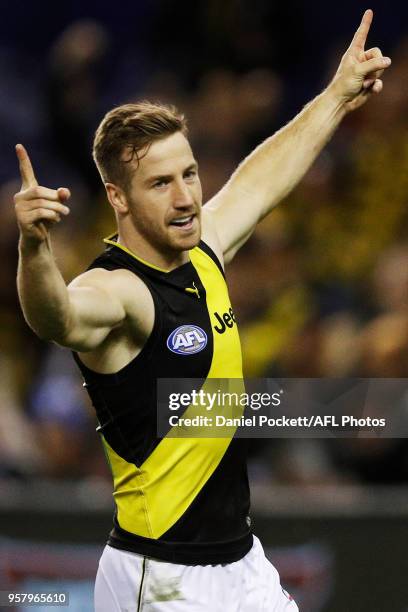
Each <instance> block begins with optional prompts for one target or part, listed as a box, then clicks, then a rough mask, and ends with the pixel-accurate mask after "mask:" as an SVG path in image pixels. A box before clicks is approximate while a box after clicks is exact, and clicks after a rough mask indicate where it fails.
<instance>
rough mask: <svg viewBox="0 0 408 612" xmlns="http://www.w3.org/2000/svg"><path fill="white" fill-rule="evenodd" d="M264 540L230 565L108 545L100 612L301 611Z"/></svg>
mask: <svg viewBox="0 0 408 612" xmlns="http://www.w3.org/2000/svg"><path fill="white" fill-rule="evenodd" d="M296 611H298V607H297V605H296V604H295V602H294V601H293V599H292V598H291V597H290V595H288V594H287V593H286V592H285V591H284V590H283V589H282V587H281V585H280V581H279V574H278V572H277V571H276V569H275V568H274V566H273V565H272V564H271V563H270V562H269V561H268V559H267V558H266V557H265V554H264V551H263V548H262V546H261V543H260V541H259V540H258V538H256V537H254V544H253V546H252V548H251V550H250V551H249V553H248V554H247V555H245V557H244V558H243V559H240V560H239V561H235V562H234V563H228V564H225V565H177V564H175V563H168V562H166V561H158V560H156V559H150V558H148V557H143V555H137V554H134V553H131V552H127V551H124V550H118V549H116V548H112V547H111V546H106V547H105V549H104V552H103V554H102V557H101V559H100V561H99V569H98V573H97V576H96V583H95V612H296Z"/></svg>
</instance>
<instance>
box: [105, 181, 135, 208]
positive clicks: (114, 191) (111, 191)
mask: <svg viewBox="0 0 408 612" xmlns="http://www.w3.org/2000/svg"><path fill="white" fill-rule="evenodd" d="M105 189H106V195H107V196H108V200H109V202H110V205H111V206H112V208H113V209H114V211H115V212H116V213H118V214H122V215H123V214H124V213H127V212H128V210H129V204H128V201H127V198H126V195H125V192H124V191H123V189H121V188H120V187H118V186H117V185H115V184H114V183H105Z"/></svg>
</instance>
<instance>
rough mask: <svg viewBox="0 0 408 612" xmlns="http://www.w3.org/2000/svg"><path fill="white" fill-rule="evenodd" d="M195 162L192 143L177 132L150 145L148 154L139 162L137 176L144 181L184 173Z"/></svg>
mask: <svg viewBox="0 0 408 612" xmlns="http://www.w3.org/2000/svg"><path fill="white" fill-rule="evenodd" d="M194 162H195V159H194V156H193V152H192V150H191V147H190V143H189V142H188V140H187V138H186V137H185V136H184V135H183V134H182V133H181V132H177V133H176V134H172V135H171V136H167V137H166V138H162V139H161V140H157V141H156V142H153V143H152V144H151V145H150V147H149V150H148V152H147V154H146V155H143V156H142V158H141V160H140V162H139V165H138V167H137V170H136V175H139V177H140V178H142V179H146V178H148V177H149V176H156V175H169V174H173V173H175V172H180V171H182V170H183V169H184V168H186V167H188V166H190V165H191V164H193V163H194ZM136 165H137V163H136V162H135V166H136Z"/></svg>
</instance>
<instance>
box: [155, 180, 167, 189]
mask: <svg viewBox="0 0 408 612" xmlns="http://www.w3.org/2000/svg"><path fill="white" fill-rule="evenodd" d="M168 182H169V181H168V180H167V179H159V180H158V181H156V182H155V183H153V189H162V188H163V187H166V185H168Z"/></svg>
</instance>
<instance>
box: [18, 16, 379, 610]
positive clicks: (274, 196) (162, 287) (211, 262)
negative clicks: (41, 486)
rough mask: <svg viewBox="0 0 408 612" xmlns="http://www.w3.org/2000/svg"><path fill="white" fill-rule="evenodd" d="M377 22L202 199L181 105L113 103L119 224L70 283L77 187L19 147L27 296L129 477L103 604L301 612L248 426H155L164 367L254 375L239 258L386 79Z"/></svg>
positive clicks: (34, 322)
mask: <svg viewBox="0 0 408 612" xmlns="http://www.w3.org/2000/svg"><path fill="white" fill-rule="evenodd" d="M371 21H372V11H370V10H368V11H366V12H365V14H364V16H363V19H362V22H361V25H360V27H359V28H358V30H357V32H356V34H355V36H354V38H353V40H352V42H351V45H350V47H349V48H348V50H347V51H346V53H345V55H344V56H343V58H342V60H341V63H340V65H339V68H338V70H337V72H336V74H335V76H334V78H333V80H332V82H331V83H330V84H329V86H328V87H327V89H326V90H325V91H324V92H323V93H322V94H320V95H319V96H318V97H317V98H316V99H314V100H313V101H312V102H311V103H310V104H309V105H308V106H307V107H306V108H305V109H304V110H303V111H302V112H301V113H300V114H299V115H298V116H297V117H296V118H295V119H294V120H293V121H292V122H291V123H289V124H288V125H287V126H286V127H284V128H283V129H282V130H280V131H279V132H278V133H277V134H275V135H274V136H273V137H271V138H269V139H267V140H266V141H265V142H263V143H262V144H261V145H260V146H259V147H257V148H256V149H255V150H254V151H253V152H252V153H251V154H250V155H249V157H248V158H247V159H245V161H244V162H243V163H242V164H241V165H240V166H239V167H238V169H237V170H236V171H235V173H234V174H233V175H232V177H231V179H230V180H229V181H228V182H227V184H226V185H225V186H224V187H223V188H222V189H221V191H220V192H219V193H218V194H217V195H216V196H215V197H214V198H213V199H212V200H211V201H210V202H209V203H208V204H207V205H206V206H205V207H204V208H201V204H202V202H201V185H200V179H199V176H198V169H197V162H196V160H195V158H194V156H193V153H192V151H191V148H190V145H189V142H188V140H187V138H186V126H185V122H184V118H183V117H182V116H181V115H179V114H178V113H177V111H176V110H175V109H173V108H170V107H165V106H162V105H154V104H150V103H141V104H128V105H124V106H121V107H118V108H116V109H113V110H112V111H111V112H110V113H108V114H107V115H106V116H105V118H104V119H103V121H102V122H101V124H100V126H99V128H98V130H97V132H96V136H95V141H94V149H93V154H94V159H95V162H96V164H97V166H98V169H99V172H100V174H101V177H102V180H103V182H104V185H105V188H106V193H107V197H108V200H109V202H110V204H111V206H112V207H113V209H114V212H115V216H116V220H117V233H116V234H115V236H114V237H111V238H110V239H106V240H105V242H106V243H107V248H106V250H105V252H104V253H102V254H101V255H100V256H99V257H98V258H97V259H96V260H95V261H94V262H93V263H92V264H91V265H90V266H89V268H88V270H87V271H86V272H84V273H83V274H81V275H80V276H79V277H78V278H76V279H74V280H73V281H72V282H71V283H70V285H69V286H68V287H67V286H66V285H65V282H64V280H63V278H62V276H61V274H60V272H59V270H58V267H57V265H56V263H55V260H54V258H53V255H52V251H51V245H50V236H49V230H50V227H51V226H52V224H53V223H57V222H59V221H60V219H61V218H62V216H64V215H66V214H68V212H69V209H68V208H67V206H66V201H67V200H68V198H69V197H70V193H69V191H68V189H66V188H60V189H57V190H54V189H47V188H45V187H40V186H38V184H37V181H36V179H35V175H34V172H33V169H32V166H31V163H30V160H29V157H28V155H27V153H26V151H25V149H24V147H23V146H22V145H17V147H16V150H17V156H18V159H19V162H20V171H21V178H22V188H21V191H20V192H19V193H17V194H16V196H15V205H16V214H17V221H18V225H19V228H20V243H19V252H20V259H19V269H18V290H19V296H20V301H21V305H22V309H23V312H24V315H25V318H26V320H27V322H28V324H29V325H30V326H31V327H32V329H33V330H34V331H35V332H36V333H37V334H38V335H39V336H40V337H41V338H43V339H46V340H51V341H53V342H57V343H58V344H60V345H62V346H65V347H69V348H70V349H72V351H73V352H74V356H75V360H76V362H77V364H78V366H79V368H80V370H81V372H82V375H83V378H84V380H85V383H86V387H87V390H88V392H89V394H90V397H91V399H92V402H93V404H94V406H95V409H96V412H97V417H98V421H99V427H98V430H99V431H100V434H101V438H102V442H103V445H104V449H105V451H106V455H107V457H108V460H109V464H110V467H111V469H112V474H113V479H114V498H115V504H116V512H115V518H114V528H113V530H112V532H111V534H110V536H109V540H108V545H107V546H106V547H105V550H104V553H103V555H102V558H101V561H100V564H99V569H98V574H97V578H96V587H95V609H96V610H97V612H115V611H125V610H127V611H128V612H131V611H132V612H135V611H136V610H137V611H139V610H143V611H163V612H165V611H170V610H174V611H177V612H183V611H189V612H190V611H199V610H202V611H206V612H210V611H211V612H220V611H223V612H235V611H238V610H242V611H245V612H257V611H272V610H274V611H282V610H287V611H290V610H293V611H294V610H297V606H296V604H295V602H294V601H293V600H292V599H291V597H290V596H289V595H288V594H287V593H286V592H285V591H283V590H282V588H281V586H280V582H279V576H278V574H277V572H276V570H275V568H274V567H273V566H272V565H271V564H270V563H269V562H268V561H267V560H266V559H265V556H264V554H263V550H262V547H261V545H260V543H259V541H258V540H257V538H255V537H254V536H253V535H252V533H251V530H250V520H249V516H248V515H249V492H248V482H247V474H246V466H245V448H244V441H243V440H237V439H232V440H230V439H228V438H214V439H207V438H202V439H192V438H185V439H181V438H172V437H171V436H165V437H163V438H162V439H157V436H156V418H155V417H156V381H157V379H158V378H181V377H183V378H201V379H211V378H241V377H242V365H241V352H240V343H239V336H238V331H237V326H236V322H235V318H234V314H233V311H232V309H231V304H230V301H229V297H228V292H227V288H226V284H225V280H224V275H223V265H224V262H228V261H230V260H231V258H232V257H233V256H234V254H235V253H236V251H237V250H238V249H239V248H240V247H241V245H242V244H243V243H244V242H245V241H246V240H247V238H248V237H249V236H250V234H251V233H252V231H253V229H254V228H255V226H256V224H257V223H258V221H259V220H260V219H262V218H263V217H264V216H265V215H266V214H268V213H269V212H270V210H271V209H272V208H273V207H274V206H275V205H276V204H277V203H278V202H279V201H280V200H281V199H282V198H283V197H284V196H285V195H286V194H287V193H288V192H289V191H290V190H291V189H292V188H293V187H294V186H295V185H296V184H297V182H298V181H299V180H300V178H301V177H302V176H303V175H304V173H305V172H306V170H307V169H308V168H309V167H310V165H311V163H312V162H313V160H314V159H315V158H316V156H317V155H318V153H319V151H320V150H321V149H322V147H323V146H324V144H325V143H326V142H327V140H328V138H329V137H330V135H331V134H332V133H333V131H334V130H335V128H336V126H337V125H338V124H339V123H340V121H341V119H342V118H343V117H344V116H345V114H346V113H347V112H348V111H350V110H353V109H355V108H358V107H359V106H361V105H362V104H363V103H364V102H365V101H366V100H367V98H369V97H370V95H371V94H372V93H379V92H380V91H381V89H382V81H381V75H382V72H383V70H384V69H385V68H386V67H387V66H388V65H389V64H390V59H389V58H385V57H383V56H382V54H381V52H380V50H379V49H377V48H374V49H370V50H368V51H365V50H364V46H365V41H366V38H367V34H368V31H369V28H370V24H371Z"/></svg>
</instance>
